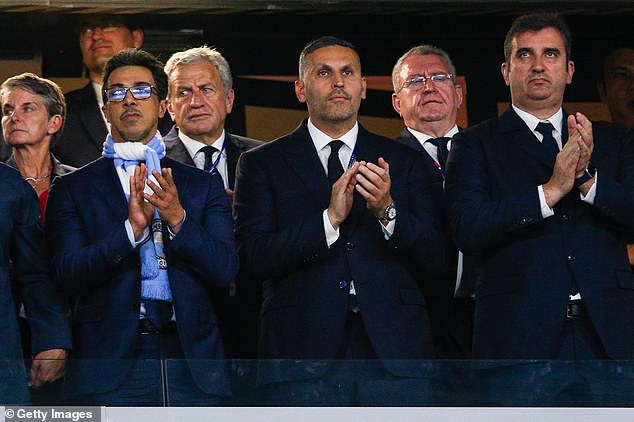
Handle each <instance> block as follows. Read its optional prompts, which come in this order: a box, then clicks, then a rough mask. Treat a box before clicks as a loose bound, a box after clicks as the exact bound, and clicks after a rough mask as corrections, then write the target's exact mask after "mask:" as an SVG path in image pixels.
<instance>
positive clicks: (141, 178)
mask: <svg viewBox="0 0 634 422" xmlns="http://www.w3.org/2000/svg"><path fill="white" fill-rule="evenodd" d="M147 174H148V170H147V166H146V165H145V164H143V163H141V164H140V165H139V166H137V168H136V169H135V170H134V176H133V177H131V178H130V201H129V203H128V219H129V220H130V224H131V226H132V230H133V231H134V237H135V239H139V237H140V236H141V234H142V233H143V230H144V229H145V228H146V227H148V226H149V225H150V223H151V222H152V219H153V218H154V209H157V210H158V214H159V216H160V217H161V220H163V221H165V222H166V223H167V224H168V226H169V227H171V228H173V229H172V231H173V233H174V234H177V233H178V231H179V230H180V225H179V224H178V223H179V222H180V221H182V219H183V216H184V215H185V210H184V209H183V207H182V205H181V203H180V200H179V199H178V190H177V189H176V185H175V184H174V179H173V178H172V169H171V168H164V169H162V171H161V173H159V172H158V171H156V170H153V171H152V176H154V179H155V180H156V181H157V182H158V184H157V183H155V182H153V181H152V180H151V179H148V178H147ZM146 183H147V186H148V187H149V188H150V189H151V190H152V192H153V193H152V194H149V193H147V192H144V189H145V185H146Z"/></svg>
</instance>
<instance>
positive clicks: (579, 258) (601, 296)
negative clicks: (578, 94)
mask: <svg viewBox="0 0 634 422" xmlns="http://www.w3.org/2000/svg"><path fill="white" fill-rule="evenodd" d="M564 114H565V113H564ZM566 118H567V116H564V123H563V127H564V128H565V127H566V123H565V122H566ZM593 136H594V150H593V153H592V158H591V161H592V163H593V164H594V166H595V167H596V168H597V171H598V179H597V182H596V183H597V186H596V198H595V200H594V205H590V204H587V203H585V202H583V201H582V200H581V199H580V197H579V191H578V190H577V189H574V188H573V191H572V192H570V193H569V194H568V195H567V196H566V197H565V198H564V199H563V200H562V201H561V202H560V203H559V204H557V205H556V206H555V209H554V211H555V215H554V216H552V217H548V218H546V219H544V218H543V217H542V214H541V210H540V203H539V196H538V190H537V187H538V186H539V185H542V184H544V183H546V182H547V181H548V180H549V178H550V177H551V175H552V172H553V164H554V158H553V157H550V156H549V154H548V153H547V151H546V148H545V147H544V146H543V145H542V144H541V142H539V141H538V140H537V138H536V137H535V135H534V134H533V133H532V132H531V130H530V129H529V128H528V127H527V126H526V124H525V123H524V122H523V121H522V120H521V119H520V118H519V116H517V114H516V113H515V112H514V111H513V109H512V108H509V109H508V110H507V111H506V112H505V113H504V114H503V115H502V116H501V117H496V118H493V119H490V120H487V121H485V122H483V123H481V124H479V125H477V126H474V127H471V128H469V129H466V130H464V131H462V132H460V133H459V134H457V135H456V136H455V137H454V138H453V141H452V148H451V154H450V155H449V163H448V166H447V177H446V181H445V191H446V195H447V201H448V205H449V213H450V218H451V224H452V228H453V232H454V237H455V240H456V243H457V246H458V247H459V248H460V249H461V250H463V251H465V252H471V253H475V254H477V255H478V258H477V269H478V283H477V285H476V320H475V332H474V346H473V354H474V357H477V358H511V359H515V358H519V359H549V358H553V357H554V356H555V354H556V353H557V351H558V346H559V344H560V335H561V333H562V329H563V326H564V323H565V321H566V319H565V312H566V303H567V302H568V295H569V294H571V293H574V292H576V291H579V292H580V293H581V295H582V297H583V300H584V302H585V304H586V307H587V309H588V312H589V315H590V318H591V320H592V324H593V325H594V327H595V328H596V330H597V332H598V334H599V336H600V338H601V341H602V343H603V346H604V347H605V350H606V351H607V353H608V355H609V356H610V357H612V358H615V359H632V358H633V357H634V329H633V328H632V327H634V312H632V309H634V274H632V270H631V268H630V265H629V263H628V259H627V252H626V247H625V240H624V236H625V233H626V232H627V231H631V230H632V229H634V223H633V221H634V220H633V219H632V216H633V215H634V143H633V141H632V139H631V136H630V132H629V131H627V130H625V129H624V128H622V127H620V126H617V125H614V124H610V123H605V122H595V123H593ZM562 139H564V140H566V139H567V134H564V136H563V138H562Z"/></svg>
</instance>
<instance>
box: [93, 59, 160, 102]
mask: <svg viewBox="0 0 634 422" xmlns="http://www.w3.org/2000/svg"><path fill="white" fill-rule="evenodd" d="M124 66H141V67H144V68H146V69H148V70H149V71H150V72H152V77H153V78H154V86H155V87H156V91H157V93H158V97H159V99H160V100H164V99H165V98H166V97H167V75H166V74H165V71H164V70H163V63H161V61H160V60H159V59H157V58H156V57H154V56H153V55H152V54H150V53H148V52H147V51H144V50H139V49H136V48H126V49H125V50H121V52H120V53H119V54H116V55H114V56H112V57H111V58H110V60H108V62H106V68H105V70H104V72H103V87H104V89H105V88H108V79H109V78H110V74H111V73H112V72H114V71H115V70H116V69H118V68H120V67H124ZM101 95H102V96H103V102H104V104H105V103H107V102H108V97H107V96H106V93H105V91H104V92H102V93H101Z"/></svg>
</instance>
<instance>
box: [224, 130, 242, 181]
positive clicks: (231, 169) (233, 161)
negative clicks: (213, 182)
mask: <svg viewBox="0 0 634 422" xmlns="http://www.w3.org/2000/svg"><path fill="white" fill-rule="evenodd" d="M225 142H226V144H225V145H226V148H227V175H228V176H229V181H228V183H227V185H228V186H229V189H233V185H234V184H235V181H236V180H235V179H236V167H237V165H238V158H240V154H242V152H243V150H242V149H241V148H239V146H238V140H237V139H236V138H234V137H233V136H231V134H229V133H227V132H225Z"/></svg>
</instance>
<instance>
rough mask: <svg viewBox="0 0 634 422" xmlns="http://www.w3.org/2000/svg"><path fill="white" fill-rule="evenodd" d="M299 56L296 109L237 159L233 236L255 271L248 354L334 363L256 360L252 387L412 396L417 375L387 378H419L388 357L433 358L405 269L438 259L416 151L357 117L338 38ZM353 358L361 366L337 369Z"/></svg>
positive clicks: (410, 273)
mask: <svg viewBox="0 0 634 422" xmlns="http://www.w3.org/2000/svg"><path fill="white" fill-rule="evenodd" d="M299 63H300V66H299V80H298V81H296V82H295V93H296V95H297V98H298V99H299V101H300V102H303V103H306V104H307V106H308V113H309V116H310V117H309V119H308V120H307V121H304V122H302V123H301V124H300V126H299V127H298V128H297V129H296V130H295V131H294V132H292V133H291V134H289V135H287V136H284V137H282V138H280V139H278V140H276V141H273V142H271V143H269V144H266V145H263V146H261V147H259V148H256V149H254V150H251V151H248V152H246V153H244V154H242V156H241V158H240V162H239V164H238V171H237V176H236V197H235V202H234V210H235V219H236V238H237V241H238V245H239V251H240V257H241V265H242V268H243V270H244V272H245V273H246V274H247V275H248V276H249V277H250V278H251V279H254V280H267V279H268V281H266V282H265V283H264V287H263V298H262V311H261V315H260V345H259V346H260V349H259V352H260V357H261V358H265V359H270V358H273V359H337V360H338V362H337V363H336V364H333V365H324V364H319V363H315V364H314V365H313V364H310V363H304V364H300V365H305V367H302V368H286V369H288V371H285V370H282V369H284V368H283V367H282V368H280V367H275V366H274V367H269V368H263V369H262V370H261V371H260V372H261V378H260V381H261V383H262V384H264V383H266V382H271V381H278V382H281V381H297V383H295V384H292V383H291V384H287V385H286V386H283V385H280V387H288V389H287V390H286V391H281V390H277V389H276V388H275V386H271V387H272V389H271V391H272V394H271V395H270V396H269V397H270V398H272V401H275V402H277V403H282V404H311V403H313V404H315V403H319V404H330V405H333V404H337V405H345V404H351V403H366V404H369V403H372V404H375V405H378V404H381V403H392V404H394V403H422V402H425V400H426V399H428V394H427V393H429V391H428V390H427V389H426V383H425V382H420V383H415V384H412V385H411V386H410V387H412V388H407V386H406V385H404V384H403V382H406V381H405V379H403V378H400V376H405V377H412V379H410V380H409V381H410V382H415V381H423V380H420V379H418V380H417V379H416V377H417V376H418V375H420V372H417V371H415V370H414V369H413V368H412V367H416V368H419V369H420V367H418V366H416V365H415V364H412V365H411V366H412V367H409V366H407V367H406V368H404V367H403V366H399V365H398V364H396V363H394V362H388V360H390V359H425V358H429V357H432V356H433V344H432V338H431V333H430V328H429V321H428V318H427V307H426V305H425V300H424V298H423V295H422V293H421V290H420V286H419V285H418V284H417V283H416V281H415V274H416V273H418V272H429V273H430V274H433V273H434V272H443V271H444V270H445V268H444V267H445V264H444V261H445V256H446V254H445V244H444V240H443V237H442V235H441V234H440V228H439V225H438V224H437V222H436V221H435V220H434V219H433V213H432V200H431V186H430V185H429V183H428V182H427V181H426V179H425V172H424V163H423V159H422V157H421V156H419V155H418V154H415V153H414V152H413V151H411V150H410V149H409V148H407V147H405V146H403V145H400V144H397V143H395V142H394V141H391V140H389V139H386V138H382V137H380V136H377V135H374V134H371V133H369V132H367V131H366V130H364V129H363V128H362V127H360V125H359V124H358V123H357V113H358V110H359V106H360V104H361V100H362V99H363V98H365V95H366V82H365V79H364V78H363V77H362V75H361V65H360V61H359V56H358V54H357V52H356V50H355V48H354V46H353V45H352V44H350V43H349V42H346V41H343V40H340V39H337V38H334V37H322V38H319V39H317V40H315V41H312V42H310V43H308V44H307V45H306V47H304V50H303V51H302V53H301V55H300V60H299ZM344 169H345V170H344ZM358 359H369V360H370V361H368V362H367V364H368V366H365V367H363V366H361V367H358V368H357V367H355V366H352V367H351V366H350V364H351V362H352V363H354V361H355V360H358ZM377 359H378V360H380V361H381V362H382V363H383V365H380V364H378V363H374V362H378V361H377ZM292 363H293V361H291V362H290V364H291V366H292ZM351 368H352V369H351ZM292 369H296V371H295V372H293V371H292ZM269 370H270V372H269ZM351 371H352V372H351ZM422 372H424V370H423V371H422ZM355 374H356V375H355ZM300 379H303V381H299V380H300ZM414 385H415V387H414ZM379 386H380V387H379ZM285 393H286V395H284V394H285Z"/></svg>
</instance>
